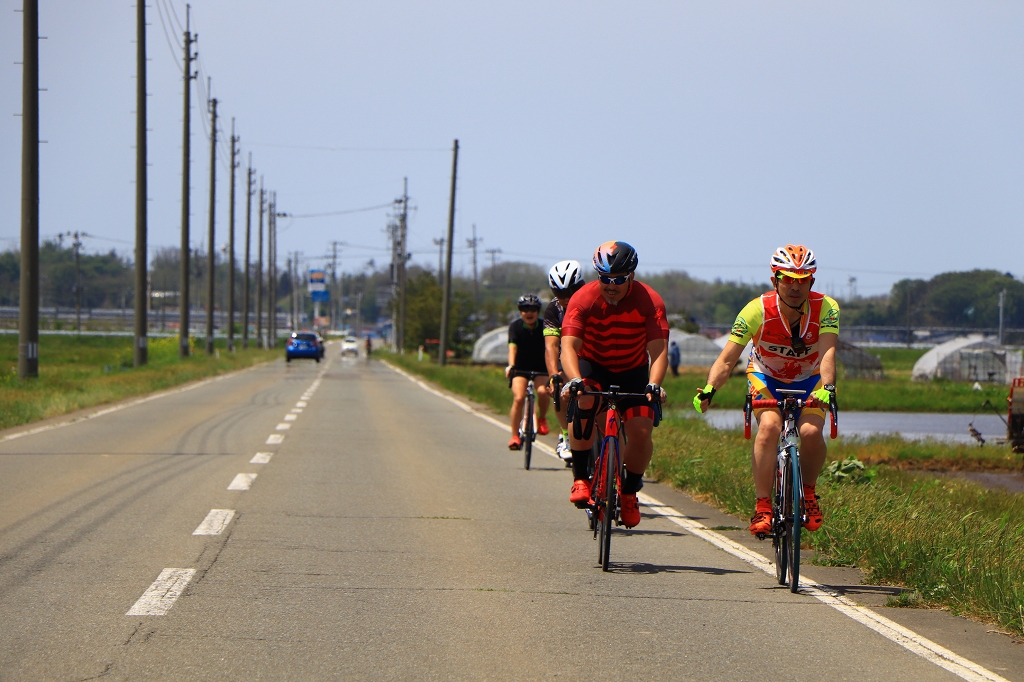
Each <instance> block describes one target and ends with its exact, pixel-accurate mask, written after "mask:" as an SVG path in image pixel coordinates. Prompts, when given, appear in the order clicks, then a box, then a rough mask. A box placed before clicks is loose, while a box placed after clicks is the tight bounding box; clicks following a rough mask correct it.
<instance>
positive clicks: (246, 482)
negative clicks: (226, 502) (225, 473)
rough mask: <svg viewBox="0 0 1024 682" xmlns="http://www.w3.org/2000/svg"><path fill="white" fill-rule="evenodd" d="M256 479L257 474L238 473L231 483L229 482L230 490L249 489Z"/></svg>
mask: <svg viewBox="0 0 1024 682" xmlns="http://www.w3.org/2000/svg"><path fill="white" fill-rule="evenodd" d="M255 480H256V474H238V475H237V476H235V477H234V478H233V479H231V483H229V484H228V490H248V489H249V488H251V487H252V482H253V481H255Z"/></svg>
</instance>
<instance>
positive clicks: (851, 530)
mask: <svg viewBox="0 0 1024 682" xmlns="http://www.w3.org/2000/svg"><path fill="white" fill-rule="evenodd" d="M387 357H388V358H389V359H391V360H393V361H394V362H395V363H396V364H399V365H401V366H403V367H405V368H406V369H409V370H412V371H414V372H417V373H419V374H421V375H423V376H425V377H426V378H428V379H431V380H434V381H436V382H437V383H439V384H441V385H442V386H444V387H446V388H448V389H450V390H452V391H456V392H459V393H462V394H464V395H467V396H469V397H470V398H472V399H474V400H477V401H478V402H481V403H484V404H487V405H490V406H491V407H494V408H495V409H499V410H500V411H504V410H505V409H506V408H507V405H508V390H507V388H506V385H505V383H504V377H503V375H502V372H501V370H500V369H493V368H492V369H481V368H473V367H459V366H449V367H447V368H440V367H437V366H436V365H433V364H429V363H417V362H416V360H415V359H414V358H409V357H400V356H387ZM717 397H718V396H716V399H717ZM654 439H655V448H654V459H653V460H652V461H651V466H650V469H649V471H648V473H649V474H650V475H652V476H653V477H655V478H656V479H657V480H659V481H663V482H667V483H670V484H671V485H673V486H675V487H677V488H680V489H683V490H686V491H687V492H688V493H690V494H691V495H693V496H695V497H696V498H698V499H700V500H703V501H705V502H708V503H710V504H712V505H714V506H716V507H718V508H720V509H722V510H723V511H726V512H728V513H731V514H735V515H737V516H741V517H746V516H748V515H749V514H750V513H751V507H752V505H753V499H754V487H753V481H752V479H751V475H750V456H751V443H750V442H749V441H746V440H744V439H743V437H742V435H741V434H740V433H739V432H735V431H720V430H717V429H714V428H711V427H710V426H708V425H707V424H706V423H704V422H703V421H702V420H700V419H691V418H680V417H669V418H667V419H666V420H665V421H664V422H663V423H662V426H661V427H660V428H658V429H655V432H654ZM998 452H999V451H997V450H996V449H993V448H985V449H979V448H973V447H962V446H957V445H945V444H941V443H923V444H922V443H905V442H903V441H901V440H898V439H885V438H883V439H873V440H872V441H868V442H859V441H849V442H844V441H840V442H839V444H833V446H832V447H831V450H830V453H829V459H831V460H834V459H836V458H845V457H849V456H861V457H862V459H867V460H868V461H869V463H870V462H871V461H878V462H883V461H890V460H892V461H894V462H896V463H906V462H912V461H918V462H927V461H929V460H932V461H954V460H958V461H960V462H961V463H964V462H966V461H968V460H969V459H970V458H972V457H973V458H975V459H979V460H984V459H985V458H993V459H998V458H999V457H1000V456H1003V455H1000V454H995V453H998ZM1003 452H1004V453H1005V451H1003ZM883 455H884V457H883ZM886 458H889V459H886ZM985 466H988V464H987V463H986V464H985ZM983 468H984V467H983ZM874 473H875V475H874V476H873V477H871V478H870V479H867V480H868V481H869V482H865V483H861V484H834V483H832V482H831V481H830V480H829V479H828V477H827V476H826V475H823V476H822V477H821V478H820V479H819V481H818V489H819V493H820V494H821V496H822V508H823V511H824V513H825V525H824V526H823V527H822V528H821V530H819V531H818V532H816V533H805V534H804V535H803V537H804V540H805V542H806V543H808V546H809V547H811V548H813V549H814V550H816V560H817V561H819V562H820V563H825V564H835V565H856V566H859V567H861V568H862V569H863V570H865V571H866V573H867V574H868V577H869V579H870V580H871V581H873V582H876V583H882V584H895V585H903V586H907V587H909V588H912V589H914V590H916V591H917V592H918V593H919V594H920V595H921V600H922V601H923V602H924V603H926V604H929V605H934V606H941V607H945V608H948V609H950V610H952V611H954V612H956V613H960V614H964V615H968V616H972V617H975V618H980V619H982V620H986V621H990V622H994V623H997V624H998V625H1000V626H1001V627H1004V628H1006V629H1008V630H1011V631H1013V632H1016V633H1018V634H1024V495H1017V494H1011V493H1006V492H1002V491H998V490H985V489H983V488H981V487H980V486H978V485H975V484H973V483H970V482H966V481H958V480H952V479H946V478H937V477H934V476H931V475H927V474H918V473H912V472H907V471H902V470H900V469H897V468H892V467H888V466H885V465H884V464H883V465H882V466H879V467H878V468H877V469H876V470H875V472H874Z"/></svg>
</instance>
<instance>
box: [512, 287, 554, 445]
mask: <svg viewBox="0 0 1024 682" xmlns="http://www.w3.org/2000/svg"><path fill="white" fill-rule="evenodd" d="M518 305H519V319H518V320H516V321H515V322H513V323H512V324H510V325H509V326H508V367H506V368H505V376H506V377H508V376H509V374H511V373H512V370H513V369H518V370H522V371H524V372H541V373H542V375H543V376H539V377H537V378H536V379H534V386H535V387H536V390H537V433H539V434H540V435H542V436H543V435H546V434H547V433H548V432H549V429H548V420H547V418H546V417H547V413H548V402H549V401H550V400H551V394H550V392H549V391H548V387H547V380H548V377H547V371H548V370H547V366H546V365H545V364H544V328H543V325H541V322H540V299H539V298H537V296H536V294H524V295H522V296H520V297H519V304H518ZM526 384H527V378H526V377H523V376H517V377H515V378H513V379H512V410H511V411H510V412H509V419H510V420H511V423H512V440H510V441H509V442H508V449H509V450H518V449H520V448H521V447H522V446H523V443H522V441H521V440H520V439H519V424H520V423H521V422H522V421H523V409H524V407H523V406H524V405H525V403H526Z"/></svg>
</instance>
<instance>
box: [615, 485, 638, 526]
mask: <svg viewBox="0 0 1024 682" xmlns="http://www.w3.org/2000/svg"><path fill="white" fill-rule="evenodd" d="M619 499H620V504H621V507H620V509H619V513H620V514H621V516H622V525H623V526H625V527H626V528H632V527H633V526H635V525H637V524H638V523H640V503H639V502H637V499H636V495H635V494H634V495H627V494H626V493H622V495H621V497H620V498H619Z"/></svg>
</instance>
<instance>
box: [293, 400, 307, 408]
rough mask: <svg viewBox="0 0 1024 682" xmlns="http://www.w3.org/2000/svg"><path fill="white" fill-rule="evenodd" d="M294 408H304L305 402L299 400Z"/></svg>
mask: <svg viewBox="0 0 1024 682" xmlns="http://www.w3.org/2000/svg"><path fill="white" fill-rule="evenodd" d="M295 407H306V401H305V400H300V401H299V402H297V403H295Z"/></svg>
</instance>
